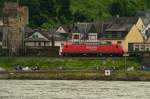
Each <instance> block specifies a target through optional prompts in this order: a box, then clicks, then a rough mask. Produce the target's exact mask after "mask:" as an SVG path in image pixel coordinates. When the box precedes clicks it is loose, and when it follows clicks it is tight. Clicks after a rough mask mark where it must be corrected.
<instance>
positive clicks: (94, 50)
mask: <svg viewBox="0 0 150 99" xmlns="http://www.w3.org/2000/svg"><path fill="white" fill-rule="evenodd" d="M123 53H124V51H123V49H122V47H121V46H119V45H117V44H111V45H110V44H75V43H69V42H68V43H65V44H64V46H63V48H62V51H61V55H63V56H122V55H123Z"/></svg>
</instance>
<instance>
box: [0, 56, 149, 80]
mask: <svg viewBox="0 0 150 99" xmlns="http://www.w3.org/2000/svg"><path fill="white" fill-rule="evenodd" d="M16 65H20V66H24V67H25V66H28V67H33V66H35V65H36V66H39V67H40V69H41V70H49V71H45V72H43V71H39V72H15V71H12V70H14V66H16ZM140 65H141V62H140V61H139V59H137V58H128V59H127V66H134V67H137V66H140ZM60 66H61V67H63V70H59V68H60ZM112 66H116V68H117V69H120V70H123V69H124V68H125V60H124V58H48V57H41V58H40V57H39V58H31V57H19V58H18V57H13V58H11V57H10V58H8V57H1V58H0V67H3V68H5V69H7V70H8V72H4V73H3V74H1V75H0V78H1V79H43V80H45V79H52V80H109V81H111V80H113V81H114V80H123V81H150V73H149V72H144V71H130V72H125V71H121V72H113V73H112V75H111V76H109V77H106V76H105V75H104V73H101V72H100V71H98V70H96V68H97V67H110V68H111V67H112Z"/></svg>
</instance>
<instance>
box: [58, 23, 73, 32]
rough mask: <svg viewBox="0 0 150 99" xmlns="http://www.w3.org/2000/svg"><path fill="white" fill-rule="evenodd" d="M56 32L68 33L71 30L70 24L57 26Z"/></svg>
mask: <svg viewBox="0 0 150 99" xmlns="http://www.w3.org/2000/svg"><path fill="white" fill-rule="evenodd" d="M56 32H57V33H62V34H68V33H69V32H71V29H70V26H65V25H62V26H59V27H58V28H57V30H56Z"/></svg>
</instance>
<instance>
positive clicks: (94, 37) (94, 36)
mask: <svg viewBox="0 0 150 99" xmlns="http://www.w3.org/2000/svg"><path fill="white" fill-rule="evenodd" d="M89 39H90V40H97V35H89Z"/></svg>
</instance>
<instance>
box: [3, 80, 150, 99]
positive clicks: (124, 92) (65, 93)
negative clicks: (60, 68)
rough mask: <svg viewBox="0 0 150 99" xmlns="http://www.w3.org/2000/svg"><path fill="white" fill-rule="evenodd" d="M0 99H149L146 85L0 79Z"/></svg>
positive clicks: (149, 93)
mask: <svg viewBox="0 0 150 99" xmlns="http://www.w3.org/2000/svg"><path fill="white" fill-rule="evenodd" d="M0 99H150V82H116V81H113V82H109V81H107V82H106V81H53V80H42V81H41V80H23V81H22V80H0Z"/></svg>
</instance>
